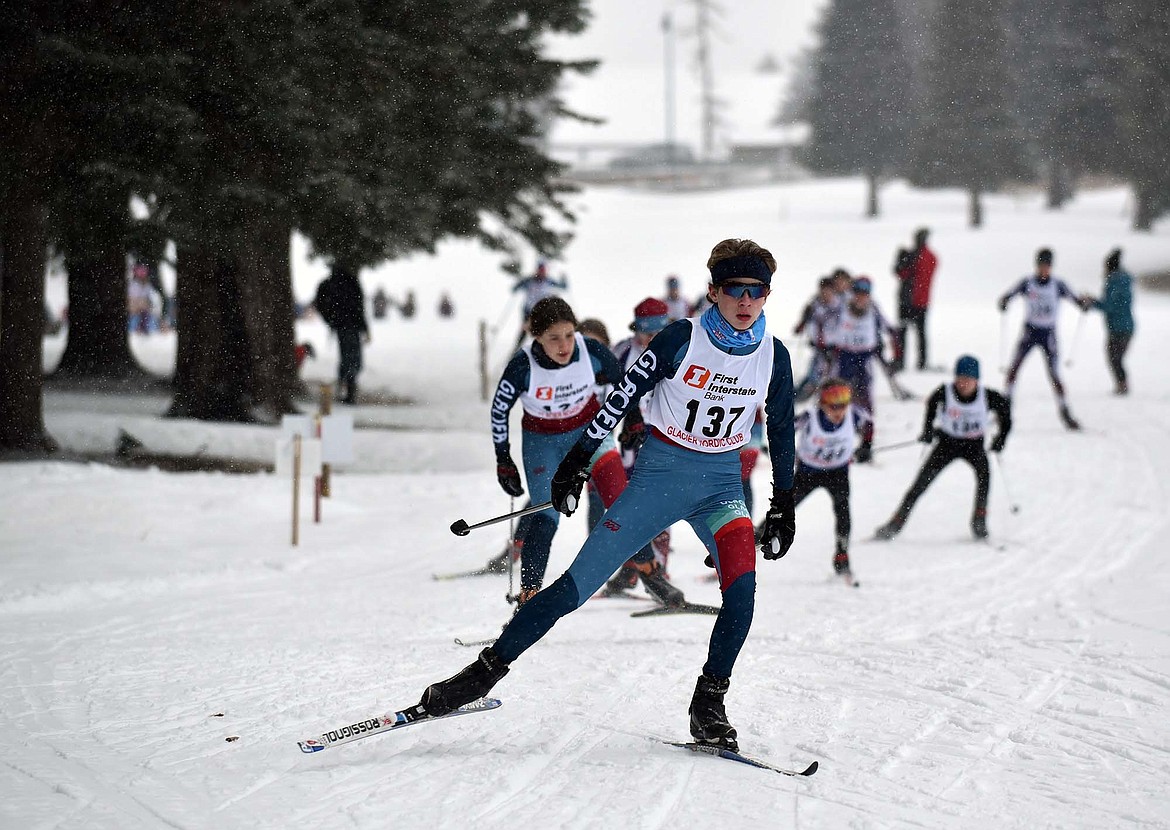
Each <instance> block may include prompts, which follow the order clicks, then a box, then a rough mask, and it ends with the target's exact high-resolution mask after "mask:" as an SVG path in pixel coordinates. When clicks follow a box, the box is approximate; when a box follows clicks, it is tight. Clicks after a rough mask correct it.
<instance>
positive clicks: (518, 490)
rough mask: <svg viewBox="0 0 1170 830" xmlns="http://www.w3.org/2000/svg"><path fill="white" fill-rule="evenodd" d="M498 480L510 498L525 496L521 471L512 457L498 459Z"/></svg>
mask: <svg viewBox="0 0 1170 830" xmlns="http://www.w3.org/2000/svg"><path fill="white" fill-rule="evenodd" d="M496 480H497V481H499V482H500V486H501V487H502V488H504V492H505V493H507V494H508V495H509V496H523V495H524V485H523V484H521V483H520V471H519V470H517V469H516V462H514V461H513V460H512V458H511V457H510V456H504V457H503V458H497V459H496Z"/></svg>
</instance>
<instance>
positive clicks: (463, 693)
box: [418, 646, 508, 717]
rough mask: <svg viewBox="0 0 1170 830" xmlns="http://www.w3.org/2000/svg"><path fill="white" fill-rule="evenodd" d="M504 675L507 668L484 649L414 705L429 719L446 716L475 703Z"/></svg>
mask: <svg viewBox="0 0 1170 830" xmlns="http://www.w3.org/2000/svg"><path fill="white" fill-rule="evenodd" d="M507 673H508V666H507V664H505V663H504V662H503V661H502V660H500V658H499V657H498V656H497V655H496V653H495V652H494V651H492V647H491V646H488V647H487V648H485V649H484V650H483V651H481V652H480V653H479V657H477V658H476V659H475V662H474V663H472V664H471V665H470V666H468V667H467V668H465V669H464V670H463V671H461V672H459V674H457V675H455V676H454V677H448V678H447V679H446V680H441V681H439V682H438V683H432V684H431V685H429V686H427V688H426V690H425V691H423V694H422V700H420V701H419V702H418V705H419V706H420V707H421V708H422V709H423V710H424V711H425V712H426V713H427V714H428V715H431V716H433V717H438V716H440V715H446V714H448V713H450V712H454V711H455V710H456V709H458V708H459V707H460V706H463V705H465V704H467V703H471V702H472V701H473V700H479V699H480V698H481V697H483V696H484V695H486V694H487V693H488V692H490V691H491V690H492V686H495V685H496V684H497V683H499V682H500V678H502V677H503V676H504V675H505V674H507Z"/></svg>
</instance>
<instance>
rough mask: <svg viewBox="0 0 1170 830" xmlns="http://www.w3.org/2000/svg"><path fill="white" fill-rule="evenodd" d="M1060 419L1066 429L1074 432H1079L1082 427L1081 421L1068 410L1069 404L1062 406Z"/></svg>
mask: <svg viewBox="0 0 1170 830" xmlns="http://www.w3.org/2000/svg"><path fill="white" fill-rule="evenodd" d="M1060 421H1061V423H1063V424H1064V426H1065V428H1066V429H1069V430H1071V431H1072V432H1077V431H1078V430H1079V429H1080V428H1081V422H1080V421H1078V420H1077V419H1076V418H1074V417H1073V416H1072V413H1071V412H1069V411H1068V406H1061V407H1060Z"/></svg>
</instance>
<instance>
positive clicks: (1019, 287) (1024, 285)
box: [999, 277, 1028, 303]
mask: <svg viewBox="0 0 1170 830" xmlns="http://www.w3.org/2000/svg"><path fill="white" fill-rule="evenodd" d="M1027 290H1028V279H1027V277H1025V278H1024V279H1022V280H1020V281H1019V282H1018V283H1016V287H1015V288H1013V289H1012V290H1011V291H1009V292H1008V293H1006V294H1004V295H1003V296H1002V297H1000V298H999V301H1000V303H1006V302H1007V301H1008V300H1010V299H1011V298H1012V297H1014V296H1016V295H1017V294H1023V293H1024V292H1025V291H1027Z"/></svg>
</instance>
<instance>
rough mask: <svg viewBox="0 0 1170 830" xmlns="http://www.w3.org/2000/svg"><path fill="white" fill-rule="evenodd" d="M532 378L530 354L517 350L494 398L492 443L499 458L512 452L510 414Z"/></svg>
mask: <svg viewBox="0 0 1170 830" xmlns="http://www.w3.org/2000/svg"><path fill="white" fill-rule="evenodd" d="M530 378H531V369H530V368H529V365H528V355H526V354H525V353H524V352H516V354H514V355H513V356H512V359H511V360H509V361H508V365H507V366H505V367H504V374H503V375H501V376H500V382H499V383H497V384H496V394H495V396H494V397H493V398H492V443H493V444H495V447H496V458H497V459H503V458H506V457H508V456H509V455H510V454H511V447H510V446H509V444H508V416H509V415H510V414H511V412H512V407H513V406H515V405H516V401H517V400H519V398H520V393H521V392H523V391H524V390H525V389H527V388H528V381H529V379H530Z"/></svg>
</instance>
